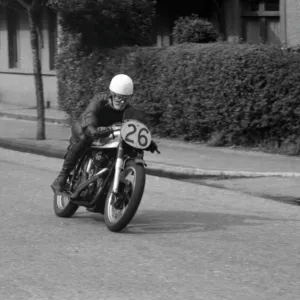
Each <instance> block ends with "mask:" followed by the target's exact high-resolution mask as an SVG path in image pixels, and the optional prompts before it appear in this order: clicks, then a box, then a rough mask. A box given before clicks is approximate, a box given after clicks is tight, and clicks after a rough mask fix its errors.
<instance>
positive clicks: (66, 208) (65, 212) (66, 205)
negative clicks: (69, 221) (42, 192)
mask: <svg viewBox="0 0 300 300" xmlns="http://www.w3.org/2000/svg"><path fill="white" fill-rule="evenodd" d="M78 207H79V206H78V205H76V204H74V203H72V202H71V200H70V195H69V194H68V193H66V192H63V193H57V192H56V191H54V198H53V209H54V212H55V214H56V215H57V216H58V217H61V218H71V217H72V216H73V215H74V214H75V212H76V211H77V209H78Z"/></svg>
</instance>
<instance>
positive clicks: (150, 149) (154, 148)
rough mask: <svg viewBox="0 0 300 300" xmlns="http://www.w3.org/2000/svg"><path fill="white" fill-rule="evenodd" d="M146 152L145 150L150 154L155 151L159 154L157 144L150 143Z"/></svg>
mask: <svg viewBox="0 0 300 300" xmlns="http://www.w3.org/2000/svg"><path fill="white" fill-rule="evenodd" d="M146 150H147V151H150V152H151V153H154V152H155V151H156V152H157V153H160V152H159V151H158V147H157V144H156V143H155V142H154V141H151V143H150V145H149V147H148V148H147V149H146Z"/></svg>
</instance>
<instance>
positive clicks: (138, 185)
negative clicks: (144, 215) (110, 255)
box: [104, 161, 146, 232]
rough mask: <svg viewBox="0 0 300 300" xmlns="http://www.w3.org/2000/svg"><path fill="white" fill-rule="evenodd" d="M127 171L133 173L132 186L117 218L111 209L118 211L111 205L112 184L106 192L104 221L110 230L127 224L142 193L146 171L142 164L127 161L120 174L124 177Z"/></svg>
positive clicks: (122, 227)
mask: <svg viewBox="0 0 300 300" xmlns="http://www.w3.org/2000/svg"><path fill="white" fill-rule="evenodd" d="M129 173H131V174H132V173H133V174H134V177H135V180H134V186H133V187H132V190H131V193H130V198H129V199H128V200H129V202H128V204H127V205H126V207H125V208H124V207H123V209H122V211H121V213H122V214H121V216H120V218H118V219H115V218H114V217H113V215H112V214H113V210H115V211H120V210H117V209H115V208H114V207H113V206H112V201H113V200H114V195H113V194H112V188H113V184H111V186H110V188H109V191H108V193H107V197H106V201H105V210H104V221H105V224H106V226H107V228H108V229H109V230H110V231H112V232H119V231H121V230H123V229H124V228H125V227H126V226H127V225H128V224H129V222H130V221H131V220H132V219H133V217H134V215H135V213H136V211H137V209H138V207H139V205H140V202H141V200H142V197H143V194H144V188H145V183H146V173H145V168H144V166H143V165H140V164H136V163H135V162H133V161H129V162H128V163H127V164H126V167H125V169H124V170H123V172H122V174H121V176H123V177H124V178H126V176H127V175H128V174H129ZM123 210H124V211H123Z"/></svg>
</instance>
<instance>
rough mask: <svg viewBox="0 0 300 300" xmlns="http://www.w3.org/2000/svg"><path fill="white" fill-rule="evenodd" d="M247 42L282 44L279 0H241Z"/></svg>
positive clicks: (244, 36) (244, 33)
mask: <svg viewBox="0 0 300 300" xmlns="http://www.w3.org/2000/svg"><path fill="white" fill-rule="evenodd" d="M241 4H242V15H241V16H242V24H243V29H242V30H243V38H244V40H245V41H246V42H252V43H260V42H264V43H271V44H280V32H281V31H280V30H281V29H280V12H279V8H280V5H279V0H241Z"/></svg>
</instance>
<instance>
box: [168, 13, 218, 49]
mask: <svg viewBox="0 0 300 300" xmlns="http://www.w3.org/2000/svg"><path fill="white" fill-rule="evenodd" d="M172 35H173V38H174V44H182V43H209V42H215V41H217V39H218V37H219V34H218V32H217V31H216V29H215V28H214V25H213V24H212V23H210V22H208V21H205V20H202V19H200V18H199V17H198V16H197V15H195V14H193V15H191V16H187V17H180V18H179V19H178V20H176V21H175V26H174V28H173V33H172Z"/></svg>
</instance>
